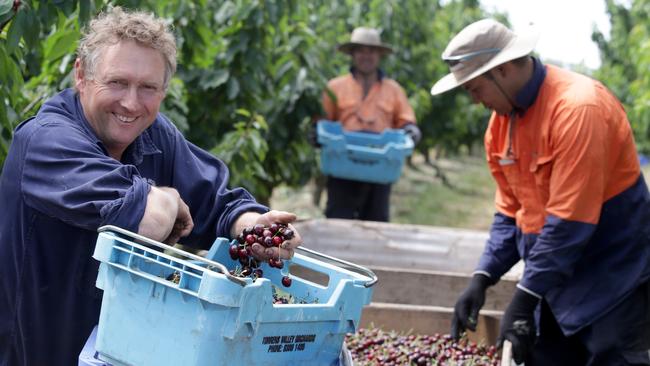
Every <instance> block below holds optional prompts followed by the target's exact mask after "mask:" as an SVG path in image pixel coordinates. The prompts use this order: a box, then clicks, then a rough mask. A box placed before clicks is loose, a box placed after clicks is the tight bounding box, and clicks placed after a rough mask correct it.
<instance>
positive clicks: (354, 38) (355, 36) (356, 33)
mask: <svg viewBox="0 0 650 366" xmlns="http://www.w3.org/2000/svg"><path fill="white" fill-rule="evenodd" d="M357 46H370V47H376V48H379V49H380V50H381V51H382V53H383V54H384V55H386V54H389V53H391V52H393V49H392V48H391V47H390V46H389V45H387V44H384V43H381V38H380V37H379V31H378V30H377V29H374V28H367V27H358V28H355V29H354V30H353V31H352V35H351V36H350V42H347V43H343V44H342V45H340V46H339V47H338V50H339V51H341V52H343V53H347V54H348V55H349V54H351V53H352V50H353V49H354V48H355V47H357Z"/></svg>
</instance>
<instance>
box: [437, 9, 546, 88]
mask: <svg viewBox="0 0 650 366" xmlns="http://www.w3.org/2000/svg"><path fill="white" fill-rule="evenodd" d="M538 39H539V32H537V31H536V30H535V29H534V28H533V27H530V29H528V30H527V31H525V32H522V33H520V34H515V33H514V32H513V31H511V30H510V29H508V28H507V27H506V26H505V25H503V24H501V23H499V22H497V21H496V20H494V19H483V20H479V21H477V22H475V23H472V24H470V25H468V26H467V27H465V28H464V29H463V30H462V31H460V33H458V34H457V35H456V36H455V37H454V38H453V39H452V40H451V41H450V42H449V44H448V45H447V48H446V49H445V51H444V52H443V53H442V59H443V60H444V61H445V62H447V64H448V65H449V69H450V71H451V73H450V74H447V75H445V76H444V77H442V78H441V79H440V80H438V82H437V83H435V84H434V85H433V87H432V88H431V94H432V95H437V94H440V93H444V92H446V91H448V90H451V89H453V88H455V87H457V86H460V85H462V84H464V83H466V82H468V81H470V80H472V79H474V78H475V77H477V76H479V75H481V74H483V73H485V72H486V71H488V70H490V69H492V68H494V67H496V66H499V65H501V64H503V63H506V62H508V61H512V60H514V59H517V58H519V57H523V56H526V55H528V54H529V53H531V52H532V51H533V49H534V48H535V44H536V43H537V40H538Z"/></svg>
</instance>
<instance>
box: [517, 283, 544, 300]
mask: <svg viewBox="0 0 650 366" xmlns="http://www.w3.org/2000/svg"><path fill="white" fill-rule="evenodd" d="M517 288H518V289H520V290H521V291H523V292H525V293H527V294H528V295H531V296H534V297H536V298H537V299H538V300H541V299H542V295H540V294H538V293H536V292H535V291H533V290H531V289H529V288H527V287H525V286H523V285H522V284H521V283H518V284H517Z"/></svg>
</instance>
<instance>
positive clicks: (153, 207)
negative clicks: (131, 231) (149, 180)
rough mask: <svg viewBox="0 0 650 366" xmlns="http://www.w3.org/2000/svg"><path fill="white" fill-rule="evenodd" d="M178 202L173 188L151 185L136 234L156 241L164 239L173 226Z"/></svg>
mask: <svg viewBox="0 0 650 366" xmlns="http://www.w3.org/2000/svg"><path fill="white" fill-rule="evenodd" d="M179 202H181V199H180V196H179V194H178V191H176V190H175V189H173V188H168V187H151V190H150V191H149V194H148V195H147V206H146V207H145V210H144V215H143V216H142V220H141V221H140V225H139V226H138V234H140V235H144V236H146V237H148V238H151V239H154V240H157V241H163V240H165V239H166V238H167V237H168V236H169V234H170V233H171V232H172V229H173V228H174V223H175V222H176V217H177V214H178V208H179Z"/></svg>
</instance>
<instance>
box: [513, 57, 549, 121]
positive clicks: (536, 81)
mask: <svg viewBox="0 0 650 366" xmlns="http://www.w3.org/2000/svg"><path fill="white" fill-rule="evenodd" d="M532 59H533V76H532V77H531V78H530V80H528V82H527V83H526V84H525V85H524V87H523V88H521V90H520V91H519V92H518V93H517V95H516V96H515V102H516V103H517V106H518V107H519V115H520V116H522V115H523V114H524V113H526V110H527V109H528V108H529V107H530V106H531V105H533V103H535V99H537V94H539V89H540V88H541V86H542V83H543V82H544V78H545V77H546V67H544V65H543V64H542V63H541V61H540V60H539V59H538V58H537V57H532Z"/></svg>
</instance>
